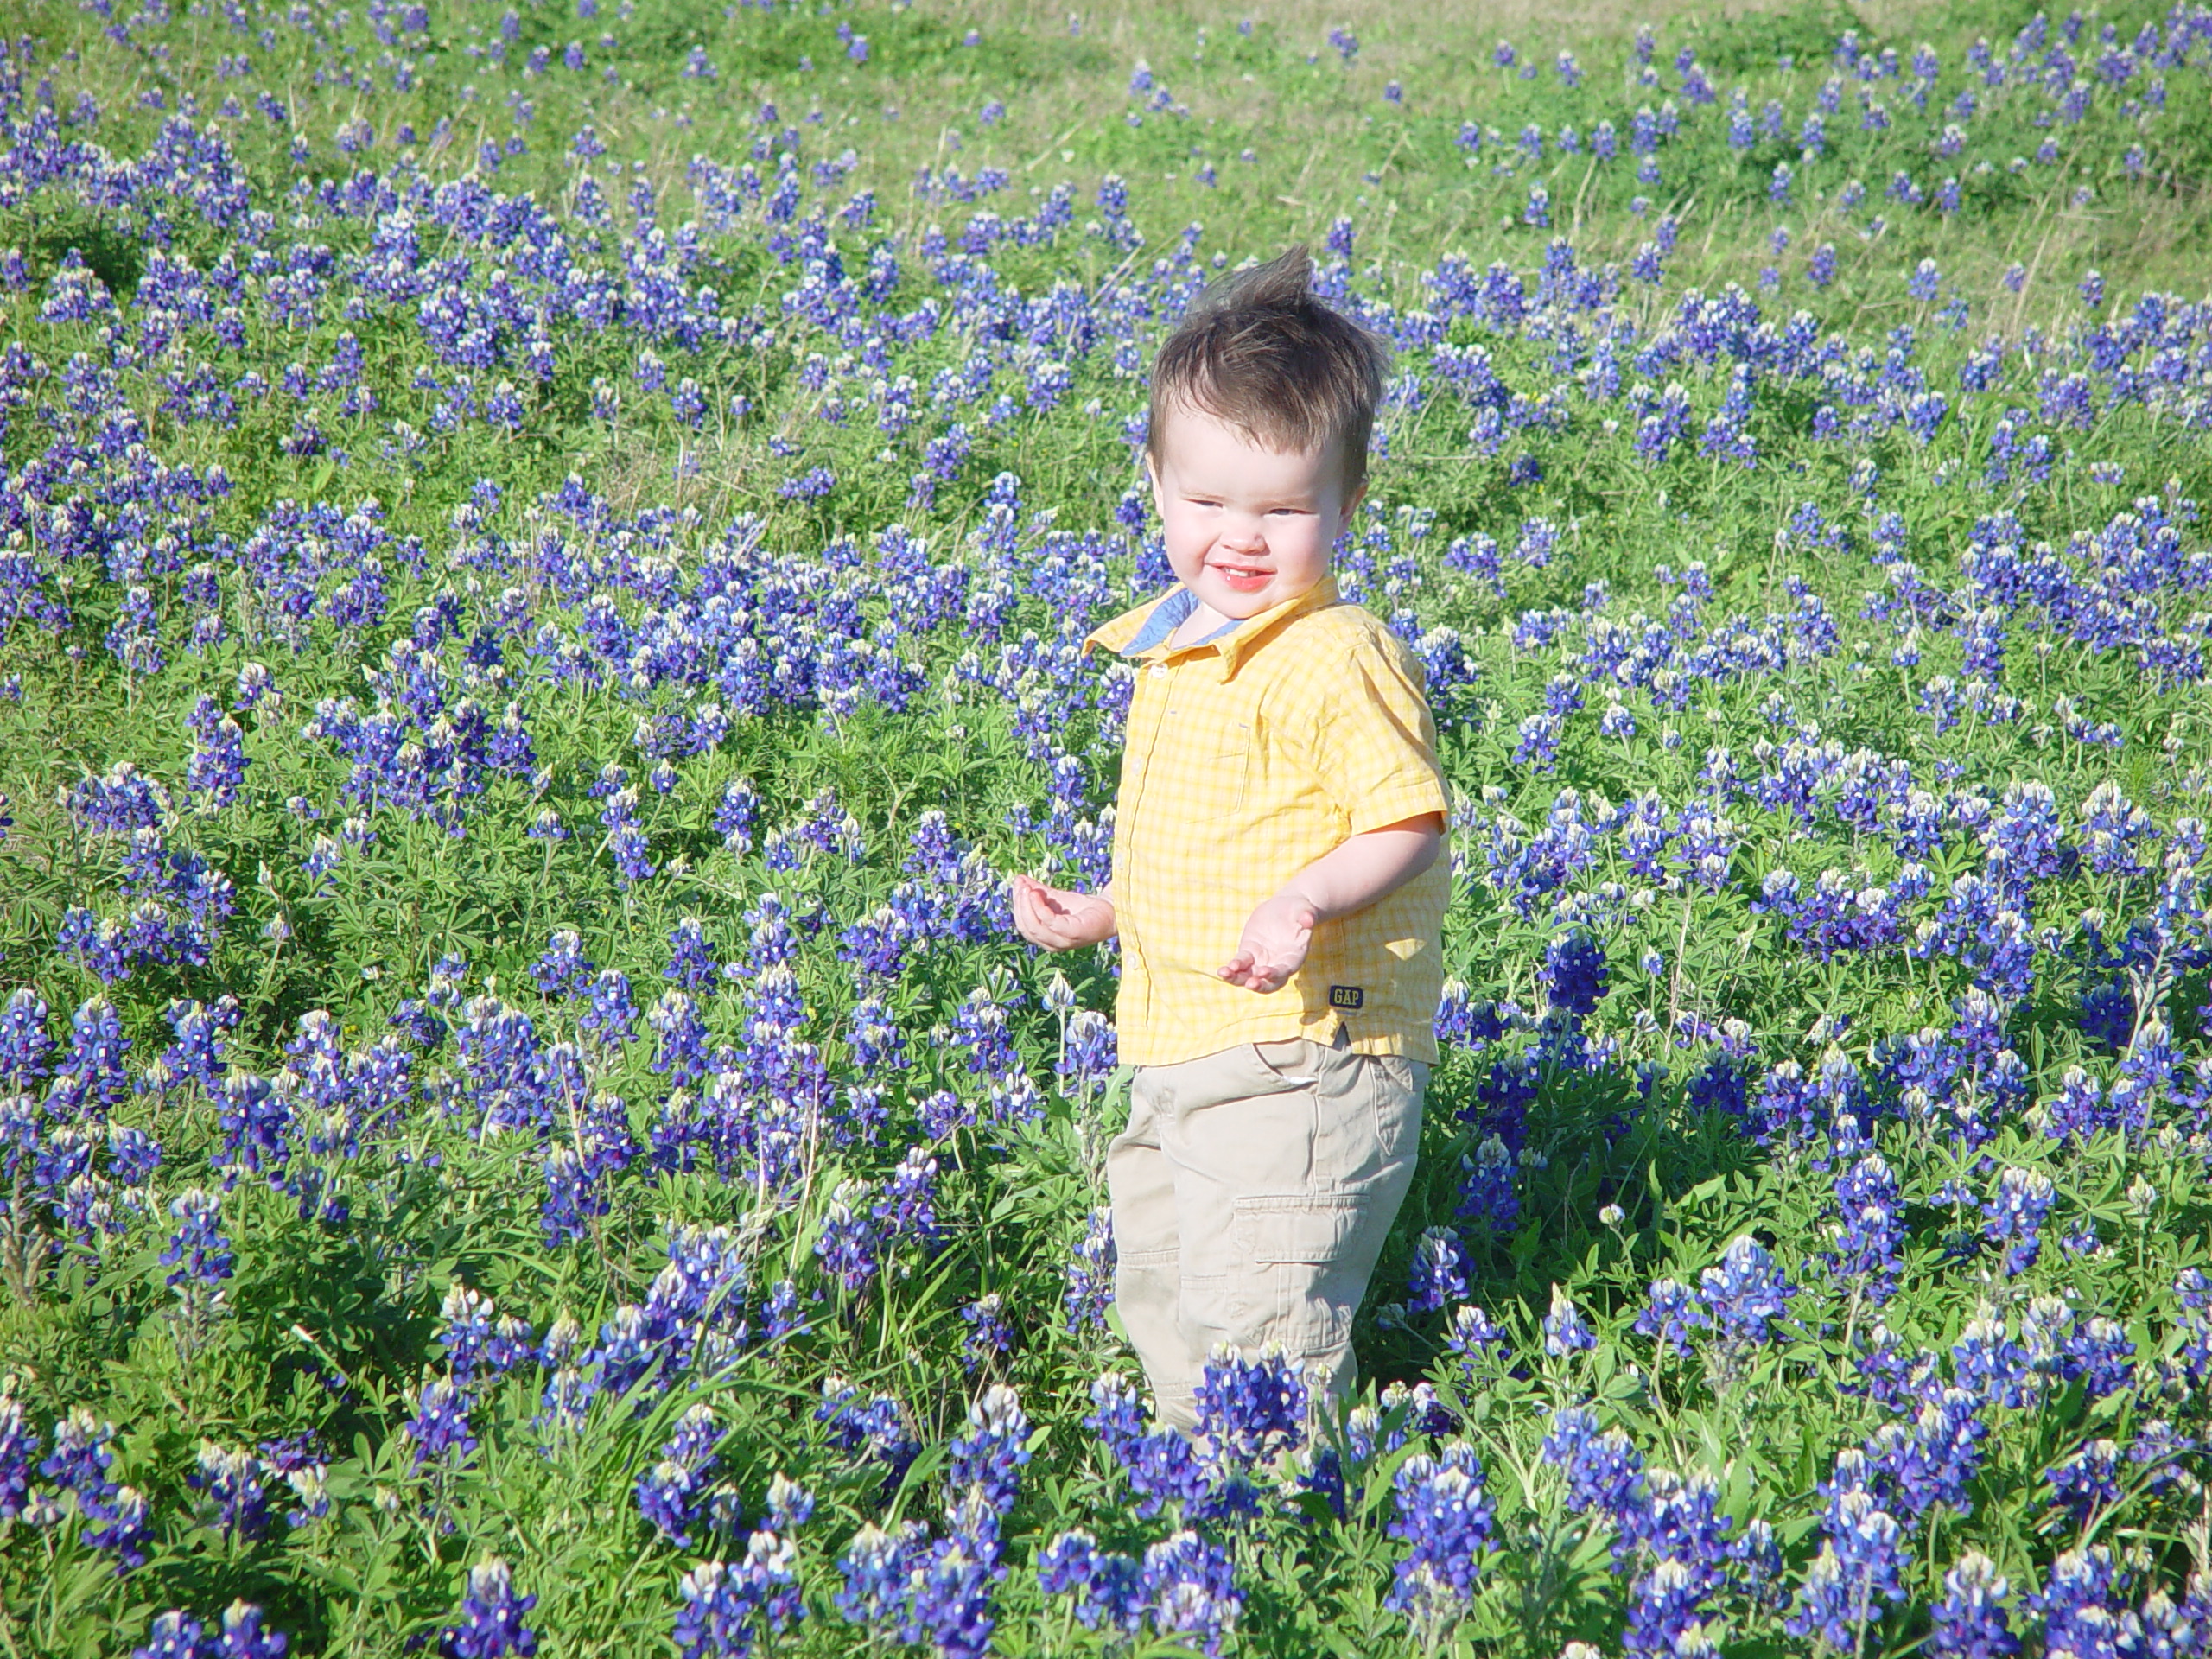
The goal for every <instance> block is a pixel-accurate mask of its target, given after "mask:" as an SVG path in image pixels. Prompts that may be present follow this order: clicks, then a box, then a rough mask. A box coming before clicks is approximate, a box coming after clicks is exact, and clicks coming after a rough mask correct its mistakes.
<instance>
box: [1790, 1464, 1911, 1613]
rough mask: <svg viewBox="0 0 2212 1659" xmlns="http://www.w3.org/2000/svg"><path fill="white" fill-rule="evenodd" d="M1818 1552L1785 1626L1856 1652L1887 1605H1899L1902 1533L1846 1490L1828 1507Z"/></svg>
mask: <svg viewBox="0 0 2212 1659" xmlns="http://www.w3.org/2000/svg"><path fill="white" fill-rule="evenodd" d="M1824 1525H1825V1530H1826V1531H1827V1542H1826V1543H1824V1544H1823V1545H1822V1546H1821V1553H1820V1554H1819V1555H1818V1556H1817V1557H1815V1560H1814V1561H1813V1564H1812V1566H1811V1567H1808V1568H1807V1569H1806V1571H1805V1580H1804V1583H1803V1584H1802V1586H1800V1587H1799V1589H1798V1592H1797V1605H1796V1610H1795V1611H1793V1612H1791V1614H1790V1615H1789V1618H1788V1620H1787V1621H1785V1628H1786V1629H1788V1630H1789V1632H1790V1634H1791V1635H1793V1636H1811V1637H1818V1638H1819V1639H1820V1640H1821V1641H1822V1642H1824V1643H1827V1645H1828V1646H1829V1647H1831V1648H1834V1649H1836V1650H1837V1651H1838V1652H1840V1653H1855V1652H1857V1651H1859V1646H1860V1643H1861V1642H1862V1640H1863V1638H1864V1634H1865V1632H1866V1629H1867V1627H1868V1626H1869V1625H1871V1624H1874V1623H1875V1622H1876V1621H1877V1620H1878V1619H1879V1618H1881V1617H1882V1614H1883V1612H1884V1611H1885V1609H1884V1607H1883V1605H1882V1604H1883V1603H1885V1602H1892V1603H1893V1602H1899V1601H1903V1600H1904V1597H1905V1590H1904V1580H1903V1578H1902V1576H1901V1573H1902V1569H1903V1566H1904V1560H1903V1554H1902V1551H1901V1549H1900V1544H1901V1541H1902V1537H1903V1534H1902V1531H1901V1529H1899V1527H1898V1526H1897V1522H1896V1521H1895V1520H1894V1519H1892V1518H1891V1516H1890V1515H1889V1514H1888V1513H1887V1512H1886V1511H1885V1510H1882V1509H1881V1508H1880V1507H1879V1506H1878V1504H1876V1503H1875V1502H1874V1500H1873V1499H1872V1497H1869V1496H1868V1495H1867V1494H1866V1492H1864V1491H1847V1492H1844V1493H1842V1494H1840V1496H1839V1497H1837V1498H1836V1500H1835V1501H1834V1503H1833V1504H1832V1505H1831V1506H1830V1513H1829V1516H1828V1519H1827V1522H1825V1523H1824Z"/></svg>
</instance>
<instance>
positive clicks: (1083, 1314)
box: [1060, 1206, 1116, 1331]
mask: <svg viewBox="0 0 2212 1659" xmlns="http://www.w3.org/2000/svg"><path fill="white" fill-rule="evenodd" d="M1115 1264H1116V1256H1115V1251H1114V1212H1113V1211H1111V1210H1110V1209H1108V1208H1106V1207H1104V1206H1101V1207H1100V1208H1098V1209H1096V1210H1093V1211H1091V1212H1090V1221H1089V1222H1088V1224H1086V1225H1085V1227H1084V1235H1083V1237H1082V1238H1081V1239H1080V1240H1078V1241H1077V1243H1076V1247H1075V1250H1074V1252H1073V1254H1072V1255H1071V1258H1070V1260H1069V1262H1068V1267H1067V1288H1066V1290H1065V1292H1064V1293H1063V1294H1062V1295H1061V1298H1060V1303H1061V1306H1062V1307H1063V1308H1064V1309H1065V1311H1066V1313H1067V1319H1068V1325H1069V1327H1070V1328H1071V1330H1075V1331H1084V1330H1088V1329H1091V1328H1093V1327H1098V1328H1103V1326H1104V1325H1105V1323H1106V1308H1107V1306H1108V1304H1109V1303H1110V1302H1111V1301H1112V1300H1114V1273H1115Z"/></svg>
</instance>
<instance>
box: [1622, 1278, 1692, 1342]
mask: <svg viewBox="0 0 2212 1659" xmlns="http://www.w3.org/2000/svg"><path fill="white" fill-rule="evenodd" d="M1707 1323H1708V1321H1707V1319H1706V1317H1705V1312H1704V1309H1703V1308H1702V1307H1701V1306H1700V1305H1699V1303H1698V1300H1697V1297H1696V1295H1695V1294H1694V1293H1693V1292H1692V1291H1691V1289H1690V1287H1688V1286H1687V1285H1685V1284H1683V1283H1681V1281H1678V1280H1674V1279H1654V1280H1653V1281H1651V1291H1650V1294H1649V1298H1648V1299H1647V1300H1646V1301H1645V1303H1644V1306H1643V1312H1642V1313H1638V1314H1637V1316H1636V1325H1635V1330H1636V1333H1637V1335H1638V1336H1641V1337H1651V1338H1656V1340H1657V1342H1658V1344H1659V1345H1660V1347H1661V1348H1662V1349H1666V1348H1672V1349H1673V1350H1674V1351H1675V1352H1676V1353H1678V1354H1687V1353H1688V1352H1689V1333H1690V1332H1692V1331H1694V1330H1702V1329H1703V1328H1705V1326H1706V1325H1707Z"/></svg>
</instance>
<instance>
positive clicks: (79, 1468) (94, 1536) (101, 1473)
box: [39, 1406, 149, 1577]
mask: <svg viewBox="0 0 2212 1659" xmlns="http://www.w3.org/2000/svg"><path fill="white" fill-rule="evenodd" d="M114 1437H115V1426H114V1425H113V1424H112V1423H103V1422H99V1421H97V1420H95V1419H94V1418H93V1416H92V1414H91V1413H90V1412H88V1411H86V1410H85V1409H84V1408H82V1407H81V1406H80V1407H78V1408H74V1409H73V1410H72V1411H71V1412H70V1413H69V1414H68V1415H67V1416H66V1417H64V1418H63V1419H62V1420H61V1421H60V1422H58V1423H56V1424H55V1425H54V1449H53V1451H52V1452H48V1454H47V1456H46V1458H45V1459H44V1461H42V1462H41V1464H40V1465H39V1472H40V1473H41V1474H42V1475H44V1476H45V1477H46V1478H48V1480H50V1481H52V1482H54V1484H55V1485H56V1486H57V1487H59V1488H60V1490H61V1491H63V1492H65V1493H66V1494H67V1495H68V1496H70V1497H73V1498H74V1499H75V1501H76V1506H77V1513H78V1516H79V1518H80V1520H81V1522H82V1530H81V1531H80V1532H79V1538H80V1540H81V1541H82V1542H83V1543H84V1544H85V1546H86V1548H91V1549H97V1550H103V1551H112V1552H113V1553H114V1555H115V1558H116V1561H115V1571H116V1573H117V1575H118V1577H120V1576H121V1575H123V1574H124V1573H128V1572H130V1571H131V1570H132V1569H133V1568H135V1567H143V1566H144V1565H145V1562H146V1549H145V1545H146V1541H147V1537H148V1535H149V1522H148V1511H147V1504H146V1500H145V1497H143V1495H142V1494H141V1493H140V1492H139V1491H137V1488H135V1487H131V1486H125V1485H122V1484H118V1483H117V1482H116V1481H114V1480H111V1478H109V1476H108V1471H109V1470H110V1469H111V1468H113V1467H114V1465H115V1453H114V1452H111V1451H110V1450H109V1449H108V1442H109V1441H110V1440H112V1439H114Z"/></svg>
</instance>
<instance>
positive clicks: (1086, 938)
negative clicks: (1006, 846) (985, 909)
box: [1014, 874, 1116, 950]
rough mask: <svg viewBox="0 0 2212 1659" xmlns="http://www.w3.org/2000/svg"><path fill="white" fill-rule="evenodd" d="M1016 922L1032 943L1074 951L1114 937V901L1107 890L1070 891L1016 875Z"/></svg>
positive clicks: (1051, 948) (1023, 934)
mask: <svg viewBox="0 0 2212 1659" xmlns="http://www.w3.org/2000/svg"><path fill="white" fill-rule="evenodd" d="M1014 927H1015V929H1016V930H1017V931H1019V932H1020V935H1021V937H1022V938H1025V939H1027V940H1028V941H1029V943H1030V944H1035V945H1041V946H1043V947H1044V948H1045V949H1046V950H1077V949H1078V948H1080V947H1081V946H1084V945H1086V944H1099V943H1100V942H1101V941H1103V940H1106V939H1110V938H1113V937H1114V934H1115V932H1116V926H1115V921H1114V901H1113V900H1112V899H1109V898H1108V897H1107V896H1106V895H1105V894H1104V893H1070V892H1069V891H1067V889H1065V887H1046V885H1045V884H1044V883H1043V882H1042V881H1038V880H1033V879H1032V878H1030V877H1028V876H1026V875H1020V874H1016V875H1015V877H1014Z"/></svg>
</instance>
